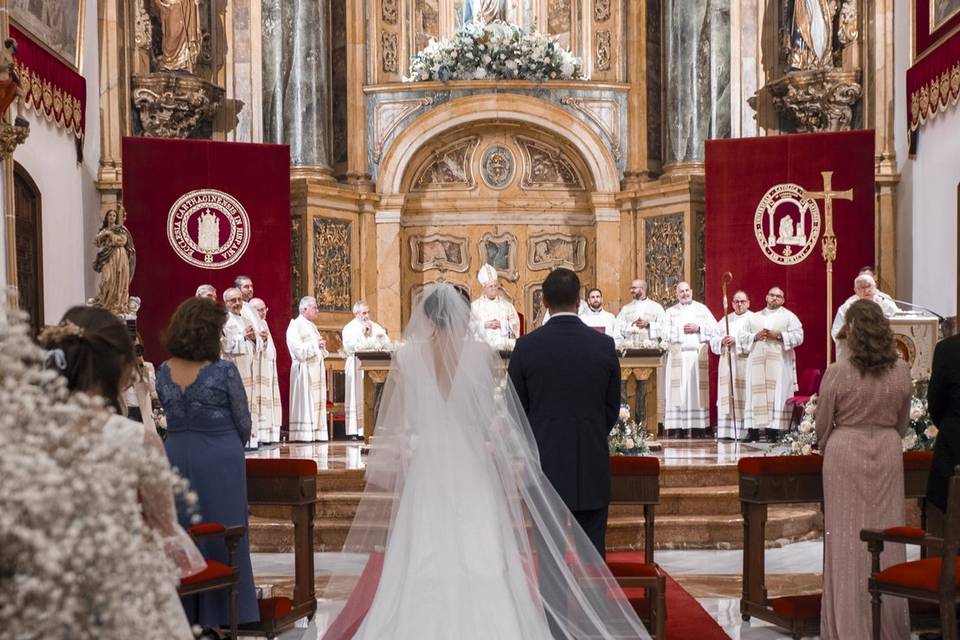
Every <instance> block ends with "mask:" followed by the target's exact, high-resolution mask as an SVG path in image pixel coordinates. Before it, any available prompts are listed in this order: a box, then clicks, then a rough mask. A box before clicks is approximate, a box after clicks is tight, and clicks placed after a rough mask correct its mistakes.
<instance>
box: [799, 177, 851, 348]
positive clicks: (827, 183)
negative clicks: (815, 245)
mask: <svg viewBox="0 0 960 640" xmlns="http://www.w3.org/2000/svg"><path fill="white" fill-rule="evenodd" d="M820 175H822V176H823V191H806V190H804V191H806V194H807V196H808V197H810V198H817V199H822V200H823V218H824V225H823V229H824V230H823V244H822V245H821V249H822V250H823V260H824V262H826V263H827V366H830V358H831V355H832V351H833V340H832V338H833V337H832V336H831V335H830V328H831V326H832V325H833V261H834V260H836V259H837V236H836V235H835V234H834V233H833V201H834V200H853V189H847V190H846V191H833V190H832V189H833V171H821V172H820Z"/></svg>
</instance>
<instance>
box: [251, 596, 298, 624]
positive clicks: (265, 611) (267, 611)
mask: <svg viewBox="0 0 960 640" xmlns="http://www.w3.org/2000/svg"><path fill="white" fill-rule="evenodd" d="M257 604H258V605H259V606H260V622H267V621H270V620H276V619H278V618H282V617H283V616H285V615H287V614H288V613H290V611H291V610H292V609H293V602H291V600H290V598H264V599H262V600H257Z"/></svg>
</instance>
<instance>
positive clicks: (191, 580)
mask: <svg viewBox="0 0 960 640" xmlns="http://www.w3.org/2000/svg"><path fill="white" fill-rule="evenodd" d="M231 575H233V567H231V566H230V565H227V564H223V563H222V562H217V561H216V560H207V568H206V569H204V570H203V571H201V572H199V573H195V574H193V575H192V576H187V577H186V578H183V579H182V580H180V584H181V585H188V584H196V583H198V582H206V581H207V580H216V579H217V578H227V577H229V576H231Z"/></svg>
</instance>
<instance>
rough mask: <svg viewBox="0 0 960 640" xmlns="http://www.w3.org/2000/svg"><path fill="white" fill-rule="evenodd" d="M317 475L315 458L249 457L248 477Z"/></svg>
mask: <svg viewBox="0 0 960 640" xmlns="http://www.w3.org/2000/svg"><path fill="white" fill-rule="evenodd" d="M315 475H317V462H316V461H315V460H300V459H297V458H247V477H248V478H276V477H282V478H289V477H297V478H299V477H301V476H315Z"/></svg>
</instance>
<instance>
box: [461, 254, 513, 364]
mask: <svg viewBox="0 0 960 640" xmlns="http://www.w3.org/2000/svg"><path fill="white" fill-rule="evenodd" d="M477 280H478V281H479V282H480V286H482V287H483V293H482V294H481V295H480V297H479V298H477V299H476V300H474V301H473V302H472V303H471V304H470V308H471V309H472V310H473V315H474V316H476V318H477V320H479V321H480V324H481V325H482V326H483V339H484V340H486V341H487V344H489V345H490V346H491V347H493V348H494V349H507V350H509V349H510V348H511V347H512V344H513V342H512V341H513V340H515V339H516V338H517V337H518V336H519V335H520V316H519V315H518V314H517V310H516V308H514V306H513V304H512V303H511V302H510V301H509V300H507V299H506V298H504V297H503V296H502V295H500V288H499V286H498V283H497V270H496V269H494V268H493V267H492V266H490V265H489V264H485V265H483V266H482V267H480V272H479V273H478V274H477Z"/></svg>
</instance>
